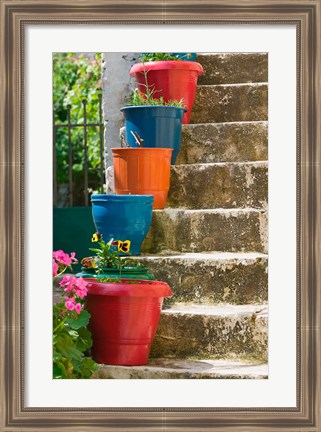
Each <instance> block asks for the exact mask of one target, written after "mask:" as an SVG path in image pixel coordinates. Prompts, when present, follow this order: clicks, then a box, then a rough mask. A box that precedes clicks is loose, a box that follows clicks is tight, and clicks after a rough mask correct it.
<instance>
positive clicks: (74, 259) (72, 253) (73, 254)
mask: <svg viewBox="0 0 321 432" xmlns="http://www.w3.org/2000/svg"><path fill="white" fill-rule="evenodd" d="M75 255H76V252H71V254H70V259H71V261H72V262H74V263H77V262H78V260H77V258H76V257H75Z"/></svg>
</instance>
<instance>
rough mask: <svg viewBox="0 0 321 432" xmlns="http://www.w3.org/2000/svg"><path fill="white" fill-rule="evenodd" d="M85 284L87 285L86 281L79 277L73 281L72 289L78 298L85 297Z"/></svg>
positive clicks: (86, 291) (86, 290)
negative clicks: (73, 286)
mask: <svg viewBox="0 0 321 432" xmlns="http://www.w3.org/2000/svg"><path fill="white" fill-rule="evenodd" d="M87 285H88V282H86V281H85V280H84V279H83V278H81V277H80V278H78V279H77V281H76V282H75V288H74V291H75V293H76V295H77V296H78V297H79V298H81V299H83V298H84V297H86V295H87V293H88V289H87Z"/></svg>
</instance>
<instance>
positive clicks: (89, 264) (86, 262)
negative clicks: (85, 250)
mask: <svg viewBox="0 0 321 432" xmlns="http://www.w3.org/2000/svg"><path fill="white" fill-rule="evenodd" d="M81 264H82V266H83V267H85V268H96V267H97V266H96V263H95V261H94V259H93V257H85V258H83V259H82V260H81Z"/></svg>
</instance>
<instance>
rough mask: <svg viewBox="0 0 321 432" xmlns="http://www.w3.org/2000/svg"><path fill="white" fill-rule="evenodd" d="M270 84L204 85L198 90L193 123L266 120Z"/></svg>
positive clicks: (192, 118)
mask: <svg viewBox="0 0 321 432" xmlns="http://www.w3.org/2000/svg"><path fill="white" fill-rule="evenodd" d="M267 119H268V86H267V84H231V85H205V86H204V85H203V86H198V87H197V92H196V97H195V102H194V106H193V110H192V113H191V121H190V122H191V123H222V122H240V121H266V120H267Z"/></svg>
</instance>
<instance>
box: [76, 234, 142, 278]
mask: <svg viewBox="0 0 321 432" xmlns="http://www.w3.org/2000/svg"><path fill="white" fill-rule="evenodd" d="M92 242H95V243H97V244H98V246H99V248H89V250H90V251H92V252H95V254H96V255H95V256H93V257H85V258H83V259H82V260H81V264H82V265H83V267H85V268H94V269H95V271H96V273H97V274H100V273H102V272H103V270H104V269H108V268H109V269H118V270H119V273H120V275H121V270H122V269H123V268H125V267H140V268H143V267H144V266H143V264H141V263H140V262H138V261H136V260H134V259H133V258H129V257H123V256H120V255H119V253H120V252H122V253H129V252H130V240H125V241H121V240H114V239H111V240H109V241H108V242H107V243H106V242H105V241H104V240H103V239H102V235H101V234H99V233H95V234H94V235H93V237H92Z"/></svg>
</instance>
